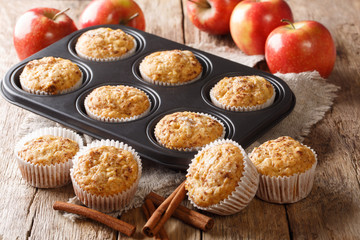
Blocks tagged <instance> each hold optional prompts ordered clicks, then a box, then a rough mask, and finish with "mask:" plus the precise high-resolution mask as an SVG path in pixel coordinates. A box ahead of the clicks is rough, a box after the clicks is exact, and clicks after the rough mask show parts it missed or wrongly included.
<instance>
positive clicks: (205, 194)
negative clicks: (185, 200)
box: [185, 139, 259, 215]
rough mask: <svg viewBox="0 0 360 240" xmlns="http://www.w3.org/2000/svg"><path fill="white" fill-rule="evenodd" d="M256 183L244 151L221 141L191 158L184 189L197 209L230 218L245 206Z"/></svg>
mask: <svg viewBox="0 0 360 240" xmlns="http://www.w3.org/2000/svg"><path fill="white" fill-rule="evenodd" d="M258 182H259V177H258V173H257V171H256V168H255V166H254V165H253V164H252V162H251V161H250V160H249V158H248V156H247V154H246V153H245V151H244V149H243V148H242V147H241V146H240V145H239V144H238V143H236V142H234V141H232V140H228V139H227V140H225V139H223V140H218V141H215V142H213V143H211V144H209V145H207V146H206V147H204V148H203V149H202V150H201V151H200V152H199V153H198V154H197V155H196V156H195V157H194V158H193V159H192V161H191V164H190V166H189V168H188V170H187V174H186V182H185V188H186V190H187V191H188V192H187V194H188V197H189V200H190V201H191V202H192V204H194V205H195V206H196V207H197V208H200V209H202V210H205V211H209V212H212V213H216V214H220V215H230V214H234V213H236V212H239V211H240V210H241V209H243V208H244V207H246V206H247V205H248V203H249V202H250V201H251V200H252V198H253V197H254V196H255V193H256V191H257V187H258Z"/></svg>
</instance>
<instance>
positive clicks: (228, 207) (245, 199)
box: [187, 139, 259, 215]
mask: <svg viewBox="0 0 360 240" xmlns="http://www.w3.org/2000/svg"><path fill="white" fill-rule="evenodd" d="M224 143H232V144H234V145H235V146H237V147H238V148H239V149H240V150H241V153H242V155H243V157H244V171H243V173H242V174H243V176H242V177H241V178H240V180H239V182H238V186H237V187H236V188H235V190H234V191H233V192H232V193H231V194H230V195H229V196H228V197H227V198H226V199H224V200H222V201H220V202H219V203H217V204H214V205H211V206H209V207H200V206H198V205H197V204H196V203H194V202H193V200H192V199H191V196H189V193H188V192H187V196H188V199H189V200H190V202H191V204H192V205H193V206H195V207H196V208H198V209H201V210H204V211H206V212H211V213H215V214H218V215H232V214H235V213H238V212H240V211H241V210H242V209H244V208H245V207H246V206H247V205H248V204H249V203H250V201H251V200H252V199H253V198H254V196H255V194H256V191H257V189H258V184H259V174H258V172H257V170H256V167H255V165H254V164H253V163H252V162H251V160H250V159H249V157H248V155H247V154H246V152H245V150H244V149H243V148H242V147H241V146H240V145H239V144H238V143H237V142H235V141H233V140H231V139H222V140H217V141H215V142H212V143H210V144H208V145H206V146H205V147H204V148H203V149H202V150H201V151H199V152H198V153H197V154H196V155H195V156H194V158H193V160H192V162H191V163H190V167H191V165H192V164H193V162H194V159H196V158H197V157H198V156H199V154H201V152H202V151H205V150H207V149H209V148H211V147H214V146H216V145H220V144H224ZM190 167H189V168H188V170H187V172H189V170H190Z"/></svg>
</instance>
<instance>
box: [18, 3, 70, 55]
mask: <svg viewBox="0 0 360 240" xmlns="http://www.w3.org/2000/svg"><path fill="white" fill-rule="evenodd" d="M59 12H60V11H59V10H57V9H54V8H44V7H40V8H34V9H30V10H28V11H26V12H25V13H24V14H23V15H21V16H20V18H19V19H18V20H17V22H16V25H15V29H14V34H13V41H14V46H15V50H16V53H17V55H18V57H19V59H20V60H23V59H25V58H27V57H29V56H31V55H33V54H34V53H36V52H38V51H40V50H41V49H43V48H45V47H47V46H49V45H51V44H53V43H54V42H56V41H58V40H60V39H61V38H63V37H65V36H66V35H68V34H70V33H72V32H74V31H76V30H77V28H76V26H75V23H74V21H73V20H72V19H71V18H70V17H69V16H67V15H66V14H65V13H63V12H62V13H61V14H58V13H59Z"/></svg>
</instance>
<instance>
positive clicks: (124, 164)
mask: <svg viewBox="0 0 360 240" xmlns="http://www.w3.org/2000/svg"><path fill="white" fill-rule="evenodd" d="M73 163H74V165H73V168H72V169H71V180H72V182H73V186H74V191H75V194H76V195H77V197H78V198H79V200H80V201H81V202H82V203H84V204H85V205H87V206H88V207H90V208H94V209H97V210H99V211H102V212H112V211H115V210H120V209H122V208H124V207H125V206H126V205H128V204H129V203H130V201H131V200H132V198H133V196H134V195H135V192H136V189H137V186H138V183H139V179H140V177H141V172H142V164H141V160H140V157H139V155H138V154H137V153H136V152H135V151H134V150H133V149H132V148H131V147H130V146H128V145H127V144H124V143H122V142H118V141H114V140H101V141H95V142H93V143H91V144H90V145H89V146H87V147H85V148H83V149H82V150H81V151H80V152H79V153H78V154H77V155H76V156H75V158H74V161H73Z"/></svg>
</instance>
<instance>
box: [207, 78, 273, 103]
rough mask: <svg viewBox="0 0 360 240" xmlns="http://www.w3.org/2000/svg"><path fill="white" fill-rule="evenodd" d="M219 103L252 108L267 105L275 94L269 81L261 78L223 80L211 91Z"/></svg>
mask: <svg viewBox="0 0 360 240" xmlns="http://www.w3.org/2000/svg"><path fill="white" fill-rule="evenodd" d="M210 94H212V95H213V96H214V97H215V99H216V100H217V101H219V102H220V103H222V104H224V105H226V106H232V107H252V106H256V105H260V104H264V103H266V101H267V100H269V99H270V98H271V97H272V96H273V95H274V94H275V93H274V87H273V86H272V85H271V83H270V82H269V81H267V80H266V79H265V78H263V77H260V76H237V77H225V78H223V79H221V80H220V81H219V82H218V83H217V84H216V85H215V86H214V87H213V89H212V90H211V93H210Z"/></svg>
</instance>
